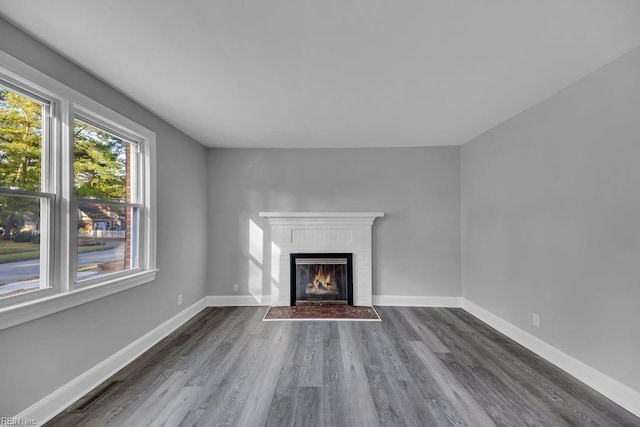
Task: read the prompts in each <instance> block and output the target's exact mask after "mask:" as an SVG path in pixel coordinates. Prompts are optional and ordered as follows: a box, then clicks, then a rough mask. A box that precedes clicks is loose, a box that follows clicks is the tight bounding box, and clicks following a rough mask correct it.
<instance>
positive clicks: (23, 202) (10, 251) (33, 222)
mask: <svg viewBox="0 0 640 427" xmlns="http://www.w3.org/2000/svg"><path fill="white" fill-rule="evenodd" d="M40 287H41V285H40V200H39V199H38V198H36V197H21V196H6V195H0V298H6V297H9V296H12V295H18V294H22V293H24V292H29V291H33V290H36V289H40Z"/></svg>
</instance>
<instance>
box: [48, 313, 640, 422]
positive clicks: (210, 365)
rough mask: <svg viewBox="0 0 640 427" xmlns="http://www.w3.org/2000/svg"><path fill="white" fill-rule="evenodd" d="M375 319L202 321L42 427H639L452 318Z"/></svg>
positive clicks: (474, 323)
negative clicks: (104, 391) (88, 402)
mask: <svg viewBox="0 0 640 427" xmlns="http://www.w3.org/2000/svg"><path fill="white" fill-rule="evenodd" d="M377 310H378V312H379V314H380V317H381V318H382V320H383V321H382V322H332V321H318V322H262V321H261V319H262V317H263V316H264V313H265V311H266V308H265V307H227V308H208V309H206V310H204V311H202V312H201V313H200V314H198V315H197V316H196V317H194V318H193V319H191V320H190V321H189V322H188V323H186V324H185V325H183V326H182V327H181V328H180V329H178V330H177V331H175V332H174V333H172V334H171V335H170V336H168V337H167V338H166V339H164V340H163V341H161V342H160V343H159V344H158V345H156V346H154V347H153V348H152V349H151V350H149V351H148V352H146V353H145V354H143V355H142V356H140V357H139V358H138V359H137V360H135V361H134V362H133V363H132V364H130V365H128V366H127V367H125V368H124V369H123V370H121V371H120V372H118V373H117V374H116V375H114V376H113V377H112V378H111V379H109V380H108V381H106V382H105V383H104V384H103V385H101V386H99V387H98V388H96V390H94V392H92V393H89V394H88V395H87V396H85V397H84V398H83V399H81V400H80V401H78V402H76V403H75V404H74V405H72V406H71V407H70V408H68V409H67V410H65V411H64V412H63V413H61V414H59V415H58V416H57V417H55V418H54V419H53V420H51V421H50V422H49V423H48V424H47V425H49V426H65V427H67V426H75V425H83V426H102V425H115V426H123V425H127V426H146V425H152V426H192V425H195V426H201V425H202V426H293V425H295V426H366V427H369V426H448V425H453V426H482V427H484V426H607V427H608V426H640V419H639V418H637V417H635V416H634V415H633V414H631V413H629V412H628V411H626V410H624V409H623V408H621V407H620V406H618V405H616V404H615V403H613V402H612V401H610V400H608V399H606V398H605V397H603V396H602V395H600V394H599V393H597V392H595V391H594V390H592V389H590V388H589V387H587V386H585V385H584V384H582V383H581V382H579V381H578V380H576V379H575V378H573V377H571V376H570V375H568V374H567V373H565V372H564V371H562V370H560V369H558V368H556V367H554V366H553V365H551V364H549V363H548V362H546V361H544V360H543V359H541V358H540V357H538V356H536V355H535V354H533V353H531V352H530V351H528V350H526V349H525V348H523V347H522V346H520V345H518V344H517V343H515V342H513V341H512V340H510V339H508V338H506V337H505V336H504V335H501V334H500V333H498V332H496V331H495V330H493V329H492V328H490V327H488V326H487V325H485V324H484V323H482V322H481V321H479V320H478V319H476V318H475V317H473V316H472V315H470V314H468V313H467V312H465V311H463V310H461V309H443V308H407V307H403V308H398V307H393V308H392V307H380V308H377ZM112 381H121V382H120V383H117V384H116V385H115V386H112V388H111V389H109V390H108V391H107V392H106V393H105V394H104V395H102V396H100V397H99V398H98V399H95V400H94V401H93V402H92V403H90V404H88V405H86V406H87V407H86V409H84V410H78V408H80V407H81V405H82V403H83V402H87V401H89V400H90V399H92V397H95V393H96V392H99V391H100V390H101V389H102V388H104V387H105V386H107V385H109V384H110V383H111V382H112Z"/></svg>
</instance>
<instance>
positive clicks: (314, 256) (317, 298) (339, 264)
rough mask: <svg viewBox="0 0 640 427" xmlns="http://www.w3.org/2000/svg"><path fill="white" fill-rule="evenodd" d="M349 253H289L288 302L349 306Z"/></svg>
mask: <svg viewBox="0 0 640 427" xmlns="http://www.w3.org/2000/svg"><path fill="white" fill-rule="evenodd" d="M352 260H353V255H352V254H350V253H295V254H291V275H290V277H291V305H292V306H295V305H305V304H346V305H353V268H352Z"/></svg>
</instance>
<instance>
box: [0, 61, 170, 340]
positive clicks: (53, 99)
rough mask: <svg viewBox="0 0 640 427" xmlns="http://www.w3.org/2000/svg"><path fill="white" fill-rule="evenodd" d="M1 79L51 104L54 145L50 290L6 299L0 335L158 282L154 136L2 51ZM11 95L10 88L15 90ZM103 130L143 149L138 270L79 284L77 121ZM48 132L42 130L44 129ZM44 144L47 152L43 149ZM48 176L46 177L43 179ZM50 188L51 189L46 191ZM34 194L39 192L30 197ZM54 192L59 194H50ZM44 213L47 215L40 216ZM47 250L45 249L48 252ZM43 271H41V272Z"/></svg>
mask: <svg viewBox="0 0 640 427" xmlns="http://www.w3.org/2000/svg"><path fill="white" fill-rule="evenodd" d="M0 80H3V81H5V82H7V83H9V85H11V86H14V87H17V88H19V89H21V91H24V92H27V93H30V94H33V95H36V96H37V97H39V98H42V99H45V100H47V101H48V103H49V105H50V111H51V127H50V129H48V134H49V136H48V137H49V139H50V141H47V143H46V144H45V142H44V141H43V151H44V154H43V162H42V164H43V168H42V169H43V180H48V183H47V185H46V187H43V189H42V190H43V191H42V194H45V193H46V198H47V200H48V202H47V203H48V204H50V205H51V207H50V208H49V209H48V212H49V213H50V215H49V217H48V218H46V220H47V221H48V226H49V233H48V236H49V239H50V241H49V242H48V245H44V246H46V247H44V246H43V245H42V244H41V252H42V251H43V250H44V251H45V255H44V257H43V256H41V260H42V259H44V260H45V261H44V262H45V268H44V271H45V273H46V274H47V276H48V280H49V284H50V287H48V288H45V289H39V290H34V291H32V292H27V293H24V294H20V295H16V296H11V297H7V298H4V299H0V330H2V329H6V328H9V327H12V326H15V325H18V324H21V323H24V322H28V321H31V320H34V319H37V318H40V317H43V316H47V315H50V314H53V313H56V312H58V311H62V310H66V309H68V308H71V307H74V306H77V305H80V304H84V303H87V302H89V301H93V300H96V299H99V298H103V297H105V296H108V295H111V294H114V293H116V292H120V291H123V290H126V289H130V288H132V287H134V286H139V285H142V284H144V283H148V282H151V281H153V280H155V277H156V273H157V271H158V270H157V268H156V218H157V214H156V206H157V205H156V134H155V132H153V131H151V130H149V129H147V128H146V127H144V126H142V125H140V124H138V123H136V122H134V121H133V120H131V119H129V118H127V117H125V116H123V115H121V114H119V113H117V112H116V111H113V110H111V109H109V108H108V107H105V106H104V105H102V104H100V103H98V102H96V101H94V100H93V99H91V98H89V97H87V96H85V95H83V94H81V93H80V92H78V91H76V90H75V89H72V88H70V87H68V86H66V85H64V84H63V83H60V82H58V81H57V80H55V79H52V78H51V77H49V76H47V75H45V74H43V73H41V72H40V71H38V70H36V69H34V68H32V67H30V66H29V65H26V64H24V63H23V62H21V61H19V60H17V59H15V58H13V57H12V56H10V55H8V54H6V53H5V52H3V51H0ZM9 89H11V88H9ZM76 114H77V115H79V116H81V118H80V119H81V120H82V119H83V118H88V119H90V120H91V121H95V122H96V123H98V124H100V125H101V127H103V128H105V130H108V131H111V132H115V133H116V134H120V135H123V136H125V137H126V138H125V139H129V140H133V141H135V142H136V143H137V144H138V145H139V159H140V160H139V161H140V165H138V168H139V170H138V176H137V178H138V179H139V180H140V184H141V185H140V187H139V191H140V192H141V194H140V199H139V202H140V204H141V205H142V207H141V208H140V209H139V221H140V224H139V237H138V238H139V240H138V241H139V248H140V255H141V256H140V257H139V259H138V267H137V268H135V269H130V270H126V271H121V272H118V273H112V274H106V275H104V276H100V277H97V278H95V279H91V280H84V281H82V282H80V283H77V282H76V268H75V261H76V260H75V258H76V250H77V248H76V246H77V230H76V220H77V218H76V217H77V210H76V209H75V207H76V203H77V202H76V200H75V197H74V195H73V120H74V117H75V115H76ZM43 126H44V124H43ZM45 146H46V149H45ZM45 174H46V176H44V175H45ZM45 190H46V191H45ZM29 193H30V194H33V192H29ZM50 193H52V194H54V196H51V195H50ZM41 215H42V214H41ZM43 247H44V248H43ZM41 271H43V270H42V269H41Z"/></svg>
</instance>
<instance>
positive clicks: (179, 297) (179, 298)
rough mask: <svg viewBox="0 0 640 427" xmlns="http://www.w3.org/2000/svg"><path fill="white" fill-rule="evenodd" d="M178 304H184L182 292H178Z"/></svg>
mask: <svg viewBox="0 0 640 427" xmlns="http://www.w3.org/2000/svg"><path fill="white" fill-rule="evenodd" d="M178 305H182V294H178Z"/></svg>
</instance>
